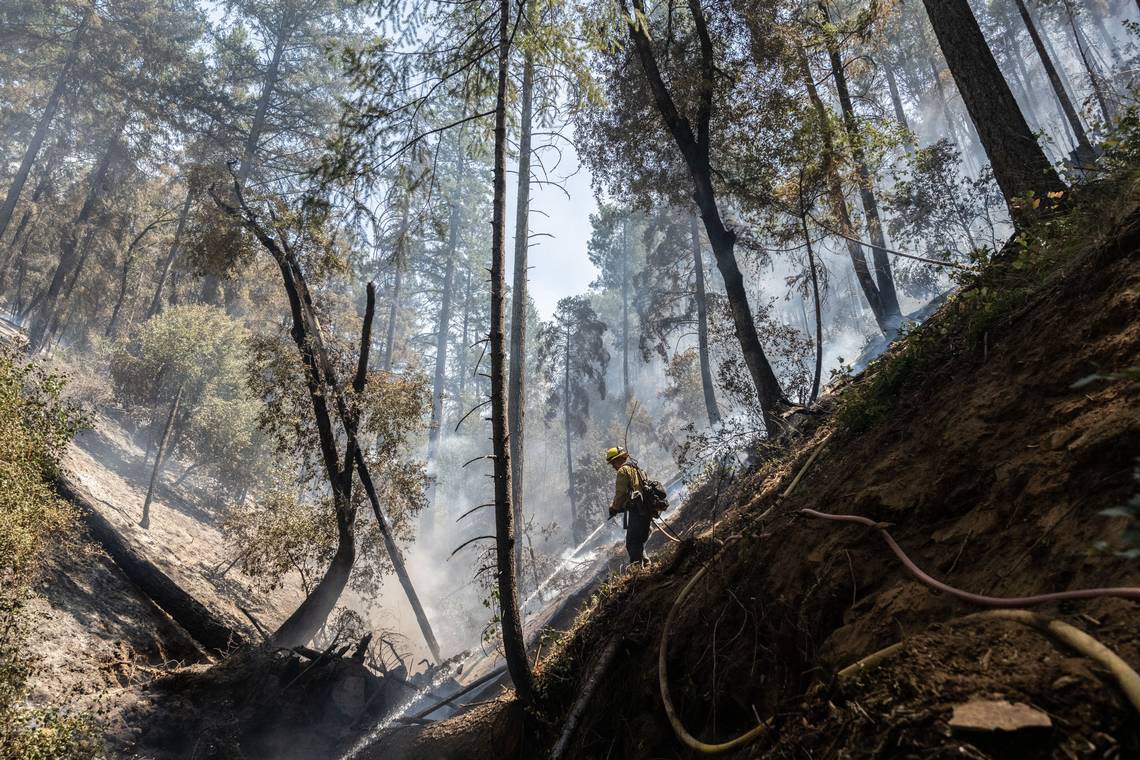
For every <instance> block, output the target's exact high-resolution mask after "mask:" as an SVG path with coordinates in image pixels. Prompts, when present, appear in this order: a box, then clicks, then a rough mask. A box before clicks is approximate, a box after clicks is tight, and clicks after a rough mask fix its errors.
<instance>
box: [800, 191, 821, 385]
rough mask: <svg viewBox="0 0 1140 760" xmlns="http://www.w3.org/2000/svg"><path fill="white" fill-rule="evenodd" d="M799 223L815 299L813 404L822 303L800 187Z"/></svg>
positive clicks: (817, 381)
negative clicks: (805, 247)
mask: <svg viewBox="0 0 1140 760" xmlns="http://www.w3.org/2000/svg"><path fill="white" fill-rule="evenodd" d="M800 212H801V213H800V225H801V226H802V227H803V232H804V245H806V246H807V255H808V270H809V271H810V272H811V294H812V300H813V301H815V374H814V375H813V376H812V381H811V394H810V395H809V396H808V403H809V404H814V403H815V400H816V398H818V397H819V383H820V379H821V376H822V375H823V303H822V302H821V300H820V297H819V277H818V275H817V273H816V271H815V251H814V250H812V245H811V232H810V231H809V230H808V224H807V210H806V209H805V208H804V207H803V189H802V188H801V189H800Z"/></svg>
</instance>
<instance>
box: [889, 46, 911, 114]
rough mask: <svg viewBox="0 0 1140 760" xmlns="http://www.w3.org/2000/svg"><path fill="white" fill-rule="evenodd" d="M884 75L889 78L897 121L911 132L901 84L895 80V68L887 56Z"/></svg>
mask: <svg viewBox="0 0 1140 760" xmlns="http://www.w3.org/2000/svg"><path fill="white" fill-rule="evenodd" d="M883 73H884V74H886V76H887V89H888V90H889V91H890V93H891V106H892V107H893V108H894V110H895V121H897V122H898V123H899V126H901V127H902V128H903V129H905V130H907V131H908V132H909V131H910V123H909V122H907V119H906V111H905V110H903V104H902V97H901V96H900V95H899V83H898V80H897V79H896V78H895V67H894V65H893V64H892V63H891V62H890V60H889V59H888V57H887V56H885V55H884V56H883Z"/></svg>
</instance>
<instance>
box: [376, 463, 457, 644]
mask: <svg viewBox="0 0 1140 760" xmlns="http://www.w3.org/2000/svg"><path fill="white" fill-rule="evenodd" d="M356 471H357V474H358V475H359V476H360V482H361V483H362V484H363V485H364V492H365V494H367V496H368V501H369V503H371V504H372V513H373V514H374V515H376V524H377V526H378V527H379V529H380V536H381V537H382V538H383V539H384V548H385V549H386V550H387V551H388V558H389V559H390V560H392V570H393V572H395V573H396V579H397V580H399V581H400V588H402V589H403V590H404V595H405V596H406V597H407V598H408V604H410V605H411V606H412V613H413V614H415V616H416V623H417V624H418V625H419V627H420V633H422V634H423V637H424V641H425V642H427V645H428V649H429V650H430V651H431V656H432V657H434V658H435V661H436V662H443V657H441V656H440V652H439V642H437V641H436V638H435V632H434V631H433V630H432V627H431V621H429V620H428V616H427V613H426V612H424V607H423V605H422V604H421V603H420V597H419V594H417V593H416V587H415V586H414V585H413V584H412V579H411V576H409V575H408V568H407V566H406V565H405V564H404V556H403V554H401V552H400V547H398V546H396V541H395V539H394V538H392V529H391V528H390V527H389V525H388V520H387V518H386V517H385V516H384V512H383V510H382V509H381V508H380V497H379V496H378V495H377V494H376V486H375V485H374V484H373V483H372V475H371V473H369V472H368V466H367V465H366V464H365V462H364V455H363V454H362V453H361V452H360V450H359V449H357V453H356Z"/></svg>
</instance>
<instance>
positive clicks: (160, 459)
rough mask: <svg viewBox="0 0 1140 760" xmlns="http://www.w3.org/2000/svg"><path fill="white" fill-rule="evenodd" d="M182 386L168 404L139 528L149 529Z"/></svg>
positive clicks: (176, 415) (179, 402) (182, 389)
mask: <svg viewBox="0 0 1140 760" xmlns="http://www.w3.org/2000/svg"><path fill="white" fill-rule="evenodd" d="M184 390H185V386H184V385H180V386H178V393H176V394H174V401H172V402H171V404H170V413H169V414H167V415H166V425H165V426H164V427H163V429H162V440H161V441H159V444H158V452H157V453H156V454H155V455H154V470H152V471H151V473H150V486H149V487H148V488H147V489H146V499H145V500H143V508H142V519H141V520H139V527H140V528H143V529H144V530H145V529H148V528H150V503H151V501H153V500H154V491H155V488H156V487H157V486H158V479H159V477H160V476H161V475H162V465H163V464H165V463H166V454H167V449H168V447H169V446H170V438H171V436H172V435H173V434H174V422H175V420H176V419H177V418H178V407H179V406H180V405H181V404H182V392H183V391H184Z"/></svg>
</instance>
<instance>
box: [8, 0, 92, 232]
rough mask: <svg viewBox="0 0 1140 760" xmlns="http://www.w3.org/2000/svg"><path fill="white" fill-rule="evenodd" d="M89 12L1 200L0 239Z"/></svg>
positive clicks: (51, 115)
mask: <svg viewBox="0 0 1140 760" xmlns="http://www.w3.org/2000/svg"><path fill="white" fill-rule="evenodd" d="M92 13H94V10H92V9H88V10H87V11H86V13H85V14H84V16H83V20H82V21H81V22H80V23H79V28H78V29H76V30H75V37H74V38H73V39H72V40H71V46H70V47H69V48H68V51H67V58H65V59H64V62H63V68H61V69H60V71H59V75H58V76H57V77H56V80H55V86H54V87H53V88H52V91H51V94H50V95H48V99H47V103H45V104H44V111H43V113H42V114H40V120H39V122H38V123H37V124H36V131H35V132H34V133H33V134H32V139H31V140H30V141H29V142H28V147H27V148H25V149H24V157H23V158H22V159H21V160H20V166H19V168H17V169H16V173H15V174H14V175H13V176H12V181H11V182H10V183H9V184H8V194H7V196H6V197H5V198H4V204H3V205H0V238H3V237H4V232H5V230H7V229H8V222H9V221H11V219H12V213H13V212H14V211H15V210H16V203H17V201H19V200H20V193H21V192H22V191H23V189H24V183H25V182H27V181H28V175H29V174H30V173H31V171H32V164H34V163H35V162H36V156H38V155H39V152H40V148H41V147H42V146H43V144H44V138H45V137H46V136H47V132H48V129H49V128H50V126H51V122H52V120H53V119H54V118H55V112H56V110H57V109H58V108H59V100H60V98H61V97H62V96H63V91H64V90H65V89H66V88H67V83H68V80H69V79H70V77H71V70H72V69H73V68H74V67H75V60H76V58H77V57H78V56H79V48H80V44H81V43H82V42H83V35H84V33H85V32H86V31H87V25H88V22H89V21H90V20H91V14H92Z"/></svg>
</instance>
